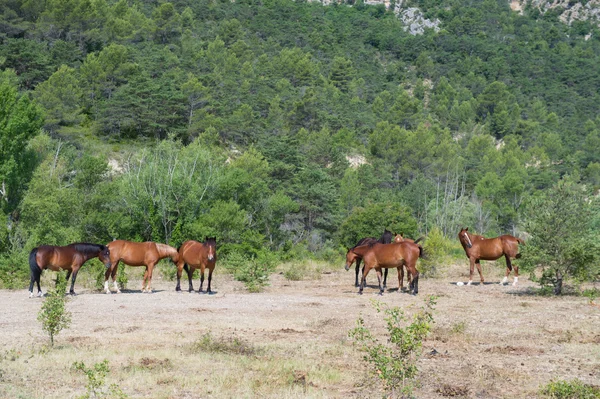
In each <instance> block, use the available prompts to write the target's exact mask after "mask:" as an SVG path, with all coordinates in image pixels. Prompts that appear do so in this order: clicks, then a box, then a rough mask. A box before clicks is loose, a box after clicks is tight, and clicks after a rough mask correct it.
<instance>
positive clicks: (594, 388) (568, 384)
mask: <svg viewBox="0 0 600 399" xmlns="http://www.w3.org/2000/svg"><path fill="white" fill-rule="evenodd" d="M540 395H541V397H543V398H548V399H598V398H600V386H598V385H589V384H584V383H583V382H582V381H580V380H578V379H574V380H571V381H564V380H556V381H550V382H549V383H548V384H547V385H546V386H544V387H542V389H540Z"/></svg>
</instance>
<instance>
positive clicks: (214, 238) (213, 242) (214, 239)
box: [204, 237, 217, 246]
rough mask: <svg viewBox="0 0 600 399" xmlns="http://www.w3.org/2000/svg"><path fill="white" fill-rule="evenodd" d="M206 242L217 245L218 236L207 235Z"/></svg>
mask: <svg viewBox="0 0 600 399" xmlns="http://www.w3.org/2000/svg"><path fill="white" fill-rule="evenodd" d="M204 244H206V245H214V246H217V237H206V239H205V240H204Z"/></svg>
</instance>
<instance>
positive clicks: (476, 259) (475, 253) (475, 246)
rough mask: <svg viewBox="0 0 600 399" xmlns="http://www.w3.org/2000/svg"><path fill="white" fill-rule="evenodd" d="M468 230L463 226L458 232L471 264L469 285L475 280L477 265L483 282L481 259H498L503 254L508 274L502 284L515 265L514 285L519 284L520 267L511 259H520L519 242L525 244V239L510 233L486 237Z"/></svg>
mask: <svg viewBox="0 0 600 399" xmlns="http://www.w3.org/2000/svg"><path fill="white" fill-rule="evenodd" d="M468 230H469V228H468V227H467V228H463V229H460V232H459V233H458V239H459V240H460V243H461V245H462V246H463V248H464V250H465V254H466V255H467V258H469V262H470V266H471V267H470V273H469V282H468V283H467V285H471V282H472V281H473V271H474V268H475V266H477V271H478V272H479V278H480V279H481V283H482V284H483V274H482V272H481V263H480V260H496V259H498V258H500V257H501V256H502V255H504V258H505V259H506V275H505V276H504V278H503V279H502V282H501V283H500V284H504V283H506V282H507V281H508V275H509V274H510V272H511V271H512V268H513V266H514V268H515V280H514V282H513V285H517V282H518V281H519V267H518V266H517V265H513V264H512V263H511V259H519V258H520V257H521V254H520V253H519V244H525V241H523V240H521V239H520V238H517V237H513V236H511V235H509V234H505V235H502V236H500V237H495V238H485V237H483V236H480V235H477V234H471V233H469V231H468Z"/></svg>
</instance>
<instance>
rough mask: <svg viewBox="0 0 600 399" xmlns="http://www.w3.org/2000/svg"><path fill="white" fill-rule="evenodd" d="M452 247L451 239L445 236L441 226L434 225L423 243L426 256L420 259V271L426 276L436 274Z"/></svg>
mask: <svg viewBox="0 0 600 399" xmlns="http://www.w3.org/2000/svg"><path fill="white" fill-rule="evenodd" d="M451 248H452V243H451V242H450V240H448V239H447V238H446V237H444V234H443V233H442V231H441V230H440V229H439V228H437V227H434V228H433V229H432V230H431V231H430V232H429V234H428V235H427V239H426V240H425V242H424V243H423V250H424V257H423V258H422V259H420V260H419V266H418V269H419V271H420V272H421V273H422V274H423V275H424V276H428V277H432V276H435V275H436V274H437V272H438V267H439V265H441V264H443V263H444V260H445V258H446V257H447V254H448V253H449V252H450V249H451Z"/></svg>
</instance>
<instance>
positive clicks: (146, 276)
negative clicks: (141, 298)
mask: <svg viewBox="0 0 600 399" xmlns="http://www.w3.org/2000/svg"><path fill="white" fill-rule="evenodd" d="M146 280H148V266H146V271H145V272H144V278H143V279H142V292H146Z"/></svg>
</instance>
